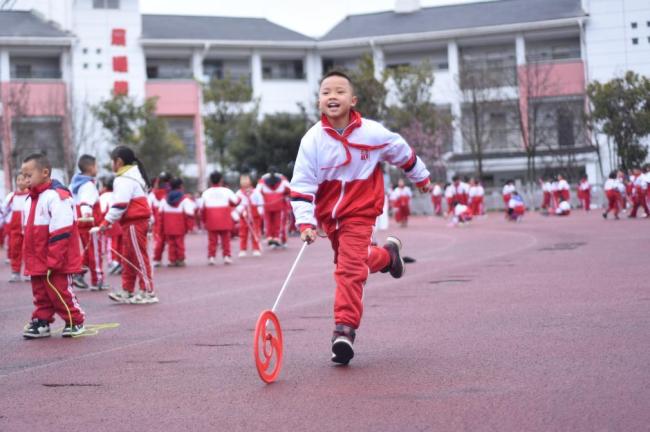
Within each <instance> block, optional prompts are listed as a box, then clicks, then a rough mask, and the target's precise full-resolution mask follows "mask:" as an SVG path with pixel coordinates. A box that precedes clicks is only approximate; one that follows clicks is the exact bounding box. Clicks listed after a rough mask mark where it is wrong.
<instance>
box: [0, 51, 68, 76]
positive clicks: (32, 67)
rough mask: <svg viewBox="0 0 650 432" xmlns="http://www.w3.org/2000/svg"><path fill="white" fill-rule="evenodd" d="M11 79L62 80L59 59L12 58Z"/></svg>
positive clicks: (10, 61)
mask: <svg viewBox="0 0 650 432" xmlns="http://www.w3.org/2000/svg"><path fill="white" fill-rule="evenodd" d="M9 64H10V77H11V78H13V79H60V78H61V64H60V60H59V57H14V56H10V58H9Z"/></svg>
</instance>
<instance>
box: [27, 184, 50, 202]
mask: <svg viewBox="0 0 650 432" xmlns="http://www.w3.org/2000/svg"><path fill="white" fill-rule="evenodd" d="M50 186H52V180H48V181H46V182H45V183H42V184H40V185H38V186H33V187H31V188H29V196H30V197H32V198H37V197H38V196H39V195H40V194H41V193H42V192H43V191H46V190H48V189H49V188H50Z"/></svg>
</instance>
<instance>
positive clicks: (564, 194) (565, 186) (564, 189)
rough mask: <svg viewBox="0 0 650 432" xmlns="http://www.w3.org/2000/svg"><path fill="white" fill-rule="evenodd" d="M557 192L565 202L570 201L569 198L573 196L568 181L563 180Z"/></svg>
mask: <svg viewBox="0 0 650 432" xmlns="http://www.w3.org/2000/svg"><path fill="white" fill-rule="evenodd" d="M557 191H558V193H559V195H560V197H561V198H562V199H563V200H564V201H568V200H569V198H570V196H571V187H570V186H569V183H568V182H567V181H566V180H564V179H562V180H560V181H558V182H557Z"/></svg>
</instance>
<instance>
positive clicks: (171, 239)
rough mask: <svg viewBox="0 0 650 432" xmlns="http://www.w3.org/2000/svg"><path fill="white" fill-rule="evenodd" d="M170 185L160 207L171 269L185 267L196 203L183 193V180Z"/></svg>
mask: <svg viewBox="0 0 650 432" xmlns="http://www.w3.org/2000/svg"><path fill="white" fill-rule="evenodd" d="M170 184H171V190H170V191H169V192H168V193H167V197H166V198H165V199H164V200H163V201H162V203H161V204H160V205H159V207H158V220H159V224H160V226H159V229H160V231H161V232H160V235H162V236H163V238H164V239H165V242H166V243H167V246H168V249H167V253H168V254H169V255H168V256H169V267H185V236H186V235H187V233H188V232H189V231H191V230H192V227H193V226H194V210H195V208H194V202H193V201H192V200H191V198H190V197H189V196H188V195H187V194H185V192H184V191H183V180H181V179H179V178H176V179H173V180H172V181H171V183H170Z"/></svg>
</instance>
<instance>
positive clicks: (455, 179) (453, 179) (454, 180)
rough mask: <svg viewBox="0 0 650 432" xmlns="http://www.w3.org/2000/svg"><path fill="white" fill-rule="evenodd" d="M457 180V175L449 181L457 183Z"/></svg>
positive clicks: (458, 178)
mask: <svg viewBox="0 0 650 432" xmlns="http://www.w3.org/2000/svg"><path fill="white" fill-rule="evenodd" d="M459 180H460V177H459V176H457V175H455V176H453V177H452V178H451V181H453V182H457V181H459Z"/></svg>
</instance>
